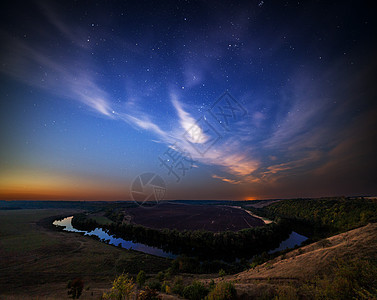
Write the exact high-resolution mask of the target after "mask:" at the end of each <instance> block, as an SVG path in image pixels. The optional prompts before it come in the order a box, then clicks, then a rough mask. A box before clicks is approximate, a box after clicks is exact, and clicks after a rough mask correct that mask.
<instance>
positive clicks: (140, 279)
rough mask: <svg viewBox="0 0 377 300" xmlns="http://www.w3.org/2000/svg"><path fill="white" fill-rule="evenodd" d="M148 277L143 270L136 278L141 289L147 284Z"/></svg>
mask: <svg viewBox="0 0 377 300" xmlns="http://www.w3.org/2000/svg"><path fill="white" fill-rule="evenodd" d="M145 279H146V275H145V272H144V271H143V270H141V271H140V272H139V274H137V276H136V283H137V284H138V285H139V287H142V286H143V285H144V283H145Z"/></svg>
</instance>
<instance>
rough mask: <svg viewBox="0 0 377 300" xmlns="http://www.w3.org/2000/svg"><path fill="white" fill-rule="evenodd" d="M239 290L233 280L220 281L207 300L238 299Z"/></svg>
mask: <svg viewBox="0 0 377 300" xmlns="http://www.w3.org/2000/svg"><path fill="white" fill-rule="evenodd" d="M236 297H237V292H236V289H235V288H234V285H233V284H232V283H231V282H224V281H223V282H219V283H218V284H217V285H216V286H215V288H214V289H213V290H212V291H211V292H210V293H209V294H208V296H207V297H206V299H207V300H232V299H236Z"/></svg>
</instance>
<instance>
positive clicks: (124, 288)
mask: <svg viewBox="0 0 377 300" xmlns="http://www.w3.org/2000/svg"><path fill="white" fill-rule="evenodd" d="M134 287H135V284H134V282H133V280H132V278H128V276H127V275H125V274H122V275H119V276H118V277H117V278H115V280H114V282H113V287H112V288H111V290H110V292H109V293H104V294H103V295H102V298H104V299H119V300H121V299H127V300H128V299H132V296H133V290H134Z"/></svg>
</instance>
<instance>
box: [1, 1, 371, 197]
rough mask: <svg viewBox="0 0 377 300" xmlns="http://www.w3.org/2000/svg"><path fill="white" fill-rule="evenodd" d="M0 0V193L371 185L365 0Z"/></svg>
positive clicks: (320, 191) (290, 190) (250, 191)
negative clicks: (158, 181)
mask: <svg viewBox="0 0 377 300" xmlns="http://www.w3.org/2000/svg"><path fill="white" fill-rule="evenodd" d="M0 5H1V9H0V15H1V18H0V23H1V27H0V39H1V43H0V71H1V72H0V78H1V81H0V105H1V112H0V113H1V118H0V120H1V121H0V124H1V127H0V128H1V130H0V144H1V146H0V199H52V200H129V199H130V198H131V196H130V190H131V186H132V183H133V181H134V179H135V178H136V177H137V176H139V175H140V174H143V173H145V172H152V173H154V174H156V175H158V176H160V177H161V178H162V179H163V180H164V182H165V184H166V194H165V198H166V199H234V200H247V199H249V200H253V199H267V198H288V197H295V198H296V197H320V196H337V195H346V196H355V195H371V196H374V195H376V194H377V185H376V180H375V174H376V153H377V146H376V144H377V143H376V140H377V130H376V129H377V126H376V125H377V124H376V123H377V118H376V117H377V102H376V94H377V93H376V83H375V80H376V78H377V76H376V64H377V59H376V53H377V41H376V38H377V34H376V32H375V31H374V30H373V28H374V27H376V25H377V24H376V18H375V14H374V13H373V11H374V10H373V9H372V7H371V4H368V2H360V1H268V0H265V1H189V0H187V1H172V0H167V1H141V0H139V1H79V0H77V1H71V0H68V1H3V2H2V4H0Z"/></svg>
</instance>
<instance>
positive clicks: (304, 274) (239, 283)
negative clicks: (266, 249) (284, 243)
mask: <svg viewBox="0 0 377 300" xmlns="http://www.w3.org/2000/svg"><path fill="white" fill-rule="evenodd" d="M376 249H377V224H376V223H371V224H368V225H366V226H364V227H361V228H358V229H354V230H351V231H348V232H345V233H342V234H339V235H335V236H333V237H330V238H328V239H326V240H322V241H319V242H317V243H314V244H311V245H308V246H304V247H301V248H299V249H296V250H293V251H291V252H289V253H287V254H286V255H285V256H279V257H277V258H275V259H273V260H271V261H268V262H266V263H264V264H262V265H260V266H257V267H256V268H254V269H250V270H248V271H245V272H242V273H239V274H236V275H233V276H226V277H225V278H224V279H218V280H226V281H233V282H235V283H236V288H237V290H238V295H240V296H241V295H244V296H245V297H253V296H260V295H261V294H262V293H265V292H266V291H268V289H271V290H273V289H276V288H277V287H279V288H281V287H282V286H284V285H286V286H291V285H292V284H293V285H297V284H298V285H299V284H301V283H304V282H306V281H307V280H311V279H314V278H315V277H316V276H318V275H322V274H325V273H326V272H328V271H329V270H330V268H331V267H332V266H334V264H335V261H336V260H339V259H343V260H344V261H348V260H352V259H356V258H361V259H374V260H376V259H377V250H376Z"/></svg>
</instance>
